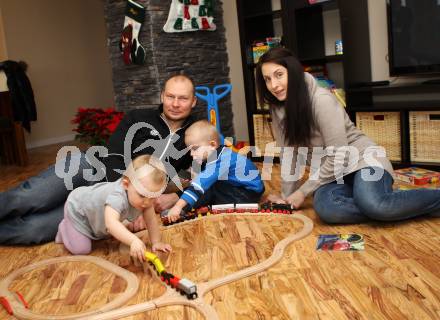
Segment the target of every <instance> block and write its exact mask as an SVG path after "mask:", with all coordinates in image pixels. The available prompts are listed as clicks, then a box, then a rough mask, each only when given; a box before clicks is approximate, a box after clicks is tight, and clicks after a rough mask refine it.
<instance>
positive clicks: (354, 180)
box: [313, 167, 440, 223]
mask: <svg viewBox="0 0 440 320" xmlns="http://www.w3.org/2000/svg"><path fill="white" fill-rule="evenodd" d="M362 170H367V172H369V174H373V173H374V171H375V168H372V167H369V168H365V169H361V170H359V171H356V172H354V173H352V174H350V175H347V176H345V177H344V184H337V183H336V182H333V183H329V184H326V185H323V186H321V187H320V188H319V189H318V190H316V192H315V195H314V200H313V204H314V208H315V211H316V213H317V214H318V215H319V217H320V218H321V220H323V221H324V222H326V223H361V222H366V221H371V220H379V221H399V220H405V219H409V218H413V217H417V216H422V215H428V214H429V215H431V216H440V190H428V189H416V190H406V191H399V190H396V191H393V188H392V186H393V178H392V176H391V175H390V174H389V173H388V172H386V171H384V173H383V176H382V178H380V179H379V180H378V181H366V180H365V179H363V178H362V174H361V172H362Z"/></svg>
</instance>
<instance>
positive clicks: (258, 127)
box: [253, 114, 279, 157]
mask: <svg viewBox="0 0 440 320" xmlns="http://www.w3.org/2000/svg"><path fill="white" fill-rule="evenodd" d="M253 117H254V119H253V120H254V138H255V146H256V147H257V148H258V153H257V154H254V155H255V156H259V157H261V156H264V150H265V149H266V144H268V143H270V142H274V138H273V136H272V131H271V125H270V123H271V120H270V115H268V114H254V115H253ZM275 156H279V152H276V153H275Z"/></svg>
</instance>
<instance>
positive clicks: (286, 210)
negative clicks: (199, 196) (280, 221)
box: [161, 202, 295, 226]
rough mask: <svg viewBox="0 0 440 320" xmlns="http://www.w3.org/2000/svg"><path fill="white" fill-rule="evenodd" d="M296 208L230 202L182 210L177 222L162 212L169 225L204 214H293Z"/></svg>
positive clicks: (285, 205)
mask: <svg viewBox="0 0 440 320" xmlns="http://www.w3.org/2000/svg"><path fill="white" fill-rule="evenodd" d="M294 211H295V210H294V209H292V208H291V206H290V205H288V204H278V203H271V202H265V203H263V204H261V205H259V204H258V203H237V204H233V203H228V204H219V205H212V206H208V207H201V208H195V209H192V210H191V211H189V212H185V211H182V212H181V213H180V219H178V220H177V221H175V222H170V221H169V220H168V211H164V212H162V214H161V220H162V223H163V225H164V226H169V225H172V224H176V223H181V222H184V221H187V220H192V219H196V218H199V219H200V218H202V217H204V216H209V215H211V214H213V215H217V214H232V213H245V212H250V213H275V214H292V213H293V212H294Z"/></svg>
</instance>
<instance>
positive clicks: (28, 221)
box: [0, 153, 92, 245]
mask: <svg viewBox="0 0 440 320" xmlns="http://www.w3.org/2000/svg"><path fill="white" fill-rule="evenodd" d="M73 157H76V158H78V157H80V158H81V159H80V162H79V163H80V165H79V170H78V173H77V174H76V175H75V176H74V177H72V182H73V188H77V187H80V186H86V185H89V184H90V182H88V181H86V180H85V179H84V178H83V170H84V169H92V166H91V165H90V164H89V163H88V162H87V160H86V157H85V154H83V153H77V154H74V155H73V156H72V158H73ZM70 161H71V158H70V157H68V158H67V159H66V162H65V163H66V166H65V172H67V171H68V166H69V165H70ZM70 191H71V190H67V188H66V186H65V184H64V180H63V179H62V178H59V177H58V176H57V175H56V174H55V165H53V166H50V167H49V168H48V169H46V170H45V171H43V172H41V173H40V174H39V175H37V176H35V177H32V178H30V179H28V180H26V181H24V182H23V183H21V184H20V185H19V186H17V187H15V188H13V189H10V190H7V191H5V192H1V193H0V244H11V245H13V244H21V245H29V244H38V243H44V242H48V241H53V240H54V239H55V235H56V233H57V230H58V224H59V223H60V222H61V220H62V219H63V216H64V203H65V201H66V199H67V196H68V195H69V193H70Z"/></svg>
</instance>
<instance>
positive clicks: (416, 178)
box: [394, 167, 440, 186]
mask: <svg viewBox="0 0 440 320" xmlns="http://www.w3.org/2000/svg"><path fill="white" fill-rule="evenodd" d="M394 174H395V176H396V179H398V180H400V181H403V182H406V183H409V184H412V185H415V186H420V185H425V184H438V183H439V182H440V172H436V171H432V170H427V169H422V168H417V167H410V168H404V169H398V170H394Z"/></svg>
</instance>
